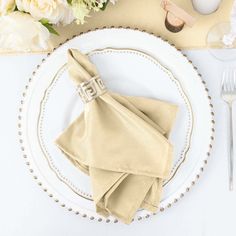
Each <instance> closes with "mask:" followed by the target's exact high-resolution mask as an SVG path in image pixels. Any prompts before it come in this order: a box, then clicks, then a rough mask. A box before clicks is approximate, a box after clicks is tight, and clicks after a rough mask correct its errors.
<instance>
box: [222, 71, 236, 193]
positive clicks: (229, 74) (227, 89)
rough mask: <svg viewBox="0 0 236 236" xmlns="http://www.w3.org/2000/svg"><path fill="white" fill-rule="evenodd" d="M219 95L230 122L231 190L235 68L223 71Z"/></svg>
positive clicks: (231, 188) (235, 92) (235, 90)
mask: <svg viewBox="0 0 236 236" xmlns="http://www.w3.org/2000/svg"><path fill="white" fill-rule="evenodd" d="M221 97H222V99H223V100H224V101H225V102H226V103H227V104H228V107H229V115H230V123H229V138H230V147H229V148H230V152H229V159H228V160H229V162H228V164H229V165H228V168H229V190H230V191H232V190H233V177H234V150H233V118H232V115H233V114H232V105H233V102H234V101H235V99H236V70H234V69H228V70H225V71H224V72H223V79H222V87H221Z"/></svg>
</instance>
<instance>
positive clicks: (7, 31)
mask: <svg viewBox="0 0 236 236" xmlns="http://www.w3.org/2000/svg"><path fill="white" fill-rule="evenodd" d="M0 29H1V33H0V50H1V51H7V52H8V51H17V52H27V51H42V50H50V49H51V45H50V43H49V41H48V39H49V37H50V33H49V31H48V30H47V28H45V27H44V26H43V25H42V24H41V23H40V22H38V21H36V20H35V19H34V18H33V17H32V16H30V15H29V14H27V13H22V12H18V11H15V12H12V13H10V14H8V15H5V16H2V17H0Z"/></svg>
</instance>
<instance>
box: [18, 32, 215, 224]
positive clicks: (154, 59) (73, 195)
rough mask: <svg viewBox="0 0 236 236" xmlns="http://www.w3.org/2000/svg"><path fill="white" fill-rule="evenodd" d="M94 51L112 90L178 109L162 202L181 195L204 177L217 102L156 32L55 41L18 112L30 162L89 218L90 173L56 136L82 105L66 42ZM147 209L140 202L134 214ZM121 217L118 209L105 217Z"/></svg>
mask: <svg viewBox="0 0 236 236" xmlns="http://www.w3.org/2000/svg"><path fill="white" fill-rule="evenodd" d="M69 48H78V49H79V50H81V51H82V52H83V53H86V54H88V55H89V57H90V59H91V61H92V62H93V63H94V64H95V65H96V66H97V68H98V70H99V73H100V75H101V78H102V79H103V80H104V82H105V84H106V86H107V87H108V89H110V90H111V91H114V92H117V93H120V94H124V95H133V96H144V97H149V98H154V99H155V98H156V99H161V100H165V101H168V102H172V103H175V104H177V105H178V107H179V111H178V114H177V119H176V122H175V126H174V129H173V130H172V133H171V136H170V140H171V142H172V143H173V145H174V160H173V167H172V171H171V175H170V178H169V179H168V180H167V181H166V182H165V183H164V191H163V196H162V200H161V203H160V210H161V211H163V210H164V209H165V208H166V207H168V206H170V205H171V204H172V203H174V202H176V201H177V200H178V199H179V198H180V197H182V196H183V195H184V193H185V192H186V191H188V190H189V188H190V186H191V185H193V184H194V182H195V180H196V178H198V177H199V173H200V172H201V170H202V168H203V165H204V164H205V163H206V158H207V156H208V155H209V150H210V148H211V141H212V139H213V137H212V133H213V123H214V121H213V118H212V114H213V113H212V107H211V104H210V101H209V96H208V93H207V89H206V88H205V86H204V83H203V81H202V80H201V78H200V77H199V75H198V73H197V72H196V70H195V69H194V68H193V66H192V65H191V63H189V61H188V60H187V59H186V58H185V57H184V56H183V55H182V54H181V53H180V52H179V51H177V50H176V49H175V48H174V47H172V46H170V45H169V44H168V43H167V42H164V41H163V40H162V39H160V38H157V37H155V36H153V35H149V34H147V33H143V32H140V31H136V30H130V29H129V30H128V29H103V30H97V31H93V32H89V33H86V34H82V35H80V36H77V37H75V38H74V39H72V40H70V41H68V42H67V43H65V44H63V45H62V46H60V47H59V48H58V49H56V50H55V51H54V52H53V53H52V54H51V55H49V56H48V57H47V58H46V60H44V62H43V63H42V65H41V66H40V67H38V68H37V71H36V73H34V76H33V78H32V79H30V83H29V85H27V87H26V91H25V92H24V100H23V101H22V103H23V104H22V108H21V109H20V113H21V114H20V115H19V120H20V121H19V126H20V127H19V129H20V130H19V134H20V136H21V138H20V142H21V144H22V150H23V152H24V157H25V158H26V159H27V163H28V165H29V166H30V170H31V172H32V173H33V175H34V178H36V179H37V181H38V183H39V184H40V185H42V186H43V188H44V190H45V191H46V192H48V194H49V196H50V197H53V198H54V199H55V200H56V201H57V202H60V204H61V205H62V206H63V207H66V208H67V209H68V210H70V211H74V212H75V213H76V214H81V215H82V216H84V217H89V218H90V219H98V220H99V221H102V220H103V217H101V216H99V215H97V214H96V212H95V207H94V202H93V201H92V192H91V189H90V182H89V177H88V176H86V175H85V174H83V173H82V172H80V171H79V170H78V169H76V168H75V167H74V166H73V165H72V163H71V162H70V161H69V160H67V159H66V158H65V156H64V155H63V154H62V153H61V151H60V150H59V149H58V148H57V147H56V146H55V144H54V141H55V139H56V138H57V136H58V135H59V134H60V133H61V132H62V131H63V130H64V129H65V128H66V127H68V125H69V124H70V123H71V122H72V121H73V120H74V119H75V118H76V117H78V116H79V114H80V113H81V112H82V111H83V104H82V101H81V100H80V98H79V95H78V93H77V90H76V87H75V86H74V84H73V83H72V82H71V81H70V79H69V76H68V73H67V65H66V62H67V50H68V49H69ZM146 216H149V213H148V212H147V211H145V210H141V209H140V210H139V211H138V213H137V214H136V217H135V219H141V218H143V217H146ZM106 220H107V221H108V222H114V221H115V222H116V220H115V219H114V218H113V217H110V218H109V219H106Z"/></svg>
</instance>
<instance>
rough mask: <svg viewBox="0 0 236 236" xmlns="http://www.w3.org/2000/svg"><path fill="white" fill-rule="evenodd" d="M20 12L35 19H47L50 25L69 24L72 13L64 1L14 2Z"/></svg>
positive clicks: (34, 0)
mask: <svg viewBox="0 0 236 236" xmlns="http://www.w3.org/2000/svg"><path fill="white" fill-rule="evenodd" d="M16 5H17V8H18V9H19V10H20V11H25V12H28V13H30V14H31V15H32V16H33V17H34V18H35V19H37V20H41V19H43V18H44V19H47V20H49V22H50V23H52V24H58V23H62V24H63V25H66V24H70V23H71V22H72V21H73V20H74V16H73V11H72V9H71V7H70V6H69V4H68V3H67V1H66V0H16Z"/></svg>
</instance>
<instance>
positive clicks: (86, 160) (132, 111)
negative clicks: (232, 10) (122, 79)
mask: <svg viewBox="0 0 236 236" xmlns="http://www.w3.org/2000/svg"><path fill="white" fill-rule="evenodd" d="M68 71H69V75H70V77H71V79H72V80H73V81H74V82H75V83H76V85H78V86H79V85H80V84H81V83H83V82H86V81H89V80H90V79H91V78H94V77H95V76H98V72H97V70H96V67H95V66H94V65H93V64H92V63H91V62H90V61H89V58H88V57H87V56H85V55H83V54H81V53H80V52H79V51H78V50H75V49H73V50H69V52H68ZM144 79H145V78H144ZM176 111H177V107H176V106H175V105H173V104H169V103H166V102H163V101H158V100H153V99H148V98H143V97H129V96H122V95H118V94H114V93H111V92H105V93H103V94H102V95H100V96H98V97H96V99H93V100H92V101H90V102H88V103H85V106H84V112H83V113H82V114H81V115H80V116H79V117H78V118H77V119H76V120H75V121H74V122H73V123H72V124H70V126H69V127H68V128H67V129H66V130H65V131H64V132H63V133H62V134H61V135H60V136H59V138H58V139H57V140H56V144H57V145H58V147H59V148H60V149H61V150H62V151H63V152H64V153H65V154H66V156H67V157H68V158H69V159H70V160H71V161H72V162H73V163H74V165H76V166H77V167H78V168H79V169H80V170H82V171H83V172H85V173H86V174H88V175H89V176H90V178H91V183H92V190H93V199H94V202H95V204H96V210H97V212H98V213H99V214H101V215H103V216H105V217H106V216H109V215H114V216H115V217H118V218H119V219H121V220H122V221H123V222H125V223H130V222H131V221H132V219H133V217H134V215H135V213H136V211H137V210H138V209H139V208H145V209H147V210H149V211H151V212H155V211H156V210H157V207H158V204H159V202H160V197H161V190H162V183H163V180H164V179H166V178H168V175H169V172H170V167H171V163H172V149H173V148H172V145H171V144H170V143H169V141H168V135H169V133H170V130H171V127H172V124H173V121H174V118H175V115H176Z"/></svg>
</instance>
